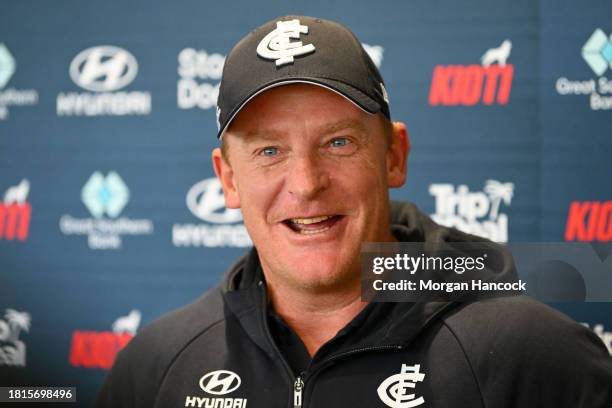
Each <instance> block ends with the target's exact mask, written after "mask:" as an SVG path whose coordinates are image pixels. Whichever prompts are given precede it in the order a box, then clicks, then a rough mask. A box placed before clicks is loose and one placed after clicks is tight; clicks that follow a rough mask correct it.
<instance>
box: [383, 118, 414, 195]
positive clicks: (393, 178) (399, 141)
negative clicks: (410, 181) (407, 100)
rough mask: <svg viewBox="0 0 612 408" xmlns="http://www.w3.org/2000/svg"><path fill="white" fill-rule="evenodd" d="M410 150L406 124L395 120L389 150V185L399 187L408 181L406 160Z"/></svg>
mask: <svg viewBox="0 0 612 408" xmlns="http://www.w3.org/2000/svg"><path fill="white" fill-rule="evenodd" d="M409 152H410V138H409V137H408V130H407V129H406V125H405V124H404V123H402V122H393V135H392V138H391V145H390V146H389V149H388V150H387V180H388V183H389V187H393V188H397V187H401V186H403V185H404V183H405V182H406V162H407V160H408V153H409Z"/></svg>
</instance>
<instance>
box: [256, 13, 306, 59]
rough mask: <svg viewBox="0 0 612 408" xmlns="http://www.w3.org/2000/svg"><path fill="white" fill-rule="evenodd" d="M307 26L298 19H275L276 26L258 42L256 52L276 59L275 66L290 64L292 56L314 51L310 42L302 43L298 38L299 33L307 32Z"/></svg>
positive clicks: (261, 55) (267, 57)
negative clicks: (292, 40)
mask: <svg viewBox="0 0 612 408" xmlns="http://www.w3.org/2000/svg"><path fill="white" fill-rule="evenodd" d="M307 33H308V26H305V25H301V24H300V20H297V19H296V20H290V21H277V22H276V28H275V29H274V30H272V31H271V32H270V33H268V35H266V36H265V37H264V38H262V40H261V41H260V42H259V45H258V46H257V54H258V55H259V56H260V57H262V58H266V59H270V60H276V66H277V67H280V66H281V65H285V64H292V63H293V60H294V58H293V57H294V56H297V55H304V54H309V53H311V52H314V50H315V46H314V45H312V44H306V45H303V44H302V42H301V41H295V42H291V41H290V40H291V39H299V38H300V34H307Z"/></svg>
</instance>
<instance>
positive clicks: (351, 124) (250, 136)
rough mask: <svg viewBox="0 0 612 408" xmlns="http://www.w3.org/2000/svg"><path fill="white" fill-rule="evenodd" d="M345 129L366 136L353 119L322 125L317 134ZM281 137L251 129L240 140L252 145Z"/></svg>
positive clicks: (275, 131) (267, 130)
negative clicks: (353, 130)
mask: <svg viewBox="0 0 612 408" xmlns="http://www.w3.org/2000/svg"><path fill="white" fill-rule="evenodd" d="M345 129H355V130H357V131H358V132H360V133H362V134H364V135H367V131H366V127H365V126H364V124H363V123H361V122H360V121H358V120H355V119H345V120H340V121H338V122H333V123H328V124H325V125H322V126H320V127H319V128H318V129H317V132H318V133H320V134H330V133H335V132H339V131H341V130H345ZM283 135H284V132H281V131H278V130H274V129H251V130H248V131H247V132H244V134H243V135H242V136H241V138H242V139H243V140H244V141H245V142H247V143H252V142H257V141H266V140H268V141H275V140H278V139H279V138H282V137H283Z"/></svg>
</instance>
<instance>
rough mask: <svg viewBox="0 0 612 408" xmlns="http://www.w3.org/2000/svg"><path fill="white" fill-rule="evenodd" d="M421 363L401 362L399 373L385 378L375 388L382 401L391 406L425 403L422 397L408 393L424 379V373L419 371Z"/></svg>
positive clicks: (409, 405)
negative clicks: (409, 363)
mask: <svg viewBox="0 0 612 408" xmlns="http://www.w3.org/2000/svg"><path fill="white" fill-rule="evenodd" d="M420 370H421V365H420V364H415V365H411V366H409V365H407V364H402V370H401V372H400V373H399V374H394V375H392V376H390V377H388V378H386V379H385V380H384V381H383V382H382V383H381V384H380V385H379V386H378V389H377V390H376V391H377V392H378V397H379V398H380V400H381V401H382V402H384V403H385V405H387V406H388V407H391V408H412V407H418V406H420V405H423V404H424V403H425V399H424V398H423V397H417V395H416V394H414V393H410V391H411V390H413V389H415V388H416V386H417V384H418V383H421V382H423V380H425V374H424V373H421V372H420Z"/></svg>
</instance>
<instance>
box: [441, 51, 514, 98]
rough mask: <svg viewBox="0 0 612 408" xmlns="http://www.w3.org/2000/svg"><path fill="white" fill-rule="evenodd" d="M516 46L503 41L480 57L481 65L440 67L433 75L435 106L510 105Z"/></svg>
mask: <svg viewBox="0 0 612 408" xmlns="http://www.w3.org/2000/svg"><path fill="white" fill-rule="evenodd" d="M511 51H512V42H511V41H510V40H508V39H506V40H504V41H502V43H501V44H500V45H499V46H498V47H494V48H490V49H488V50H487V51H486V52H485V53H484V54H483V55H482V56H481V57H480V65H477V64H472V65H437V66H436V67H435V68H434V71H433V77H432V79H431V88H430V90H429V104H430V105H431V106H439V105H442V106H460V105H463V106H473V105H476V104H478V103H483V104H484V105H494V104H497V105H506V104H507V103H508V101H509V99H510V90H511V89H512V79H513V77H514V65H512V64H509V63H508V58H510V52H511Z"/></svg>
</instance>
